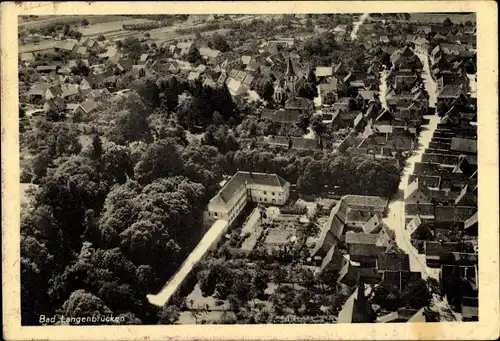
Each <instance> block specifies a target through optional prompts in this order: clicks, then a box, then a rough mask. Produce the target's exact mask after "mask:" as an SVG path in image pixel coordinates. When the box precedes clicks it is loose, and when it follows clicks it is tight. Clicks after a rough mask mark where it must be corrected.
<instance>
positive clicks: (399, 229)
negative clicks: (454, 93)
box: [380, 53, 461, 321]
mask: <svg viewBox="0 0 500 341" xmlns="http://www.w3.org/2000/svg"><path fill="white" fill-rule="evenodd" d="M417 55H418V56H419V58H420V59H421V61H422V63H423V64H424V70H423V75H422V78H423V80H424V85H425V89H426V90H427V91H428V93H429V106H430V107H435V106H436V91H437V86H436V83H435V82H434V80H433V78H432V76H431V74H430V67H429V57H428V56H427V54H423V53H417ZM380 92H382V90H381V91H380ZM424 119H425V120H426V124H425V125H423V126H422V131H421V133H420V135H419V140H418V146H417V148H416V150H415V151H414V153H413V154H412V156H410V158H408V160H407V161H406V166H405V168H404V170H403V174H402V177H401V182H400V183H399V191H398V195H396V196H395V197H394V198H392V199H391V200H390V202H389V205H388V214H387V217H386V218H384V219H383V221H384V223H386V224H387V225H388V226H389V227H390V228H392V229H393V230H394V232H395V234H396V244H397V245H398V247H399V248H400V249H401V250H403V251H404V252H405V253H407V254H408V255H409V258H410V270H411V271H417V272H420V273H421V274H422V278H424V279H427V278H429V277H431V278H434V279H437V280H438V281H439V269H432V268H429V267H428V266H427V264H426V261H425V255H424V254H421V255H419V254H418V251H417V250H416V249H415V247H413V245H412V244H411V237H410V234H409V233H408V231H407V230H406V228H405V205H404V196H405V191H406V188H407V186H408V179H409V176H410V174H413V171H414V169H415V163H416V162H420V161H421V160H422V155H423V153H424V152H425V150H426V149H427V148H428V147H429V142H430V141H431V139H432V136H433V135H434V131H435V130H436V128H437V125H438V123H439V120H440V118H439V116H437V115H426V116H424ZM430 307H431V310H433V311H436V312H438V313H439V316H440V320H441V321H461V315H460V314H457V313H454V312H453V311H452V310H451V308H450V307H449V305H448V302H447V301H446V298H444V299H443V298H441V297H439V296H438V295H436V294H433V295H432V299H431V304H430Z"/></svg>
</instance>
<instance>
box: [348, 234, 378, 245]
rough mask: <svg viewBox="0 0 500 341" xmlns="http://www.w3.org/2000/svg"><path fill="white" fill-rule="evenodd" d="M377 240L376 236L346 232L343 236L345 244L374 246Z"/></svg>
mask: <svg viewBox="0 0 500 341" xmlns="http://www.w3.org/2000/svg"><path fill="white" fill-rule="evenodd" d="M378 240H379V235H378V234H372V233H355V232H348V233H346V234H345V242H346V244H365V245H375V244H376V243H377V241H378Z"/></svg>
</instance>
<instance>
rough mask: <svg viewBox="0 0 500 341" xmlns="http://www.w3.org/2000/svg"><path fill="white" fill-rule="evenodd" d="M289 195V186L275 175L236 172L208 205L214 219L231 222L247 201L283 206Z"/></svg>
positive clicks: (210, 214)
mask: <svg viewBox="0 0 500 341" xmlns="http://www.w3.org/2000/svg"><path fill="white" fill-rule="evenodd" d="M289 194H290V184H289V183H288V182H287V181H286V180H284V179H283V178H282V177H280V176H279V175H276V174H267V173H252V172H242V171H239V172H237V173H236V174H235V175H234V176H233V177H232V178H231V179H230V180H229V181H228V182H227V183H226V184H225V185H224V187H222V189H221V190H220V191H219V193H217V194H216V195H215V196H214V197H213V198H212V199H211V200H210V202H209V203H208V208H207V210H208V214H209V216H210V217H212V218H214V219H224V220H226V221H228V222H229V223H231V222H233V221H234V220H235V219H236V218H237V217H238V215H239V214H240V213H241V211H242V210H243V208H244V207H245V205H246V203H247V202H248V201H253V202H260V203H268V204H274V205H283V204H284V203H285V202H286V201H287V199H288V196H289Z"/></svg>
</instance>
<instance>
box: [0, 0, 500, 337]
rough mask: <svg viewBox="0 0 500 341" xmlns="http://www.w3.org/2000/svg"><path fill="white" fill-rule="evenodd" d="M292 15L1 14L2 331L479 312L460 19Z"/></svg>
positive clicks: (468, 22) (471, 129) (472, 108)
mask: <svg viewBox="0 0 500 341" xmlns="http://www.w3.org/2000/svg"><path fill="white" fill-rule="evenodd" d="M285 3H286V2H285ZM111 4H112V3H111ZM119 5H120V3H116V6H119ZM19 6H21V5H19ZM82 6H83V5H82ZM89 6H90V5H89ZM246 6H249V7H251V6H252V4H251V3H250V2H247V3H246ZM275 6H278V7H279V6H280V5H279V4H275ZM309 6H314V5H313V4H310V5H309ZM292 7H293V6H292V5H291V4H288V5H285V4H284V5H282V7H281V10H282V13H278V12H275V11H271V12H270V13H268V14H266V13H265V12H263V13H264V14H256V13H253V12H252V11H249V12H248V13H235V14H232V13H226V12H222V11H221V13H217V10H216V8H215V7H211V8H212V11H211V13H202V14H199V13H190V11H189V10H186V11H185V12H184V14H182V13H178V12H171V13H169V12H167V11H165V12H163V13H159V12H158V11H154V13H152V14H147V13H146V14H144V13H142V12H141V13H139V14H138V13H135V12H133V11H131V12H130V13H121V14H106V13H96V14H91V15H90V14H80V13H74V14H54V15H47V14H44V15H33V14H26V15H19V16H18V17H17V56H16V57H17V63H16V64H17V73H16V74H17V77H18V78H17V91H18V111H19V115H18V117H15V120H16V122H18V126H15V127H14V129H16V128H17V129H18V132H14V133H15V134H18V153H19V154H18V155H19V158H18V162H19V172H18V173H17V174H18V180H16V181H17V183H18V186H20V187H19V191H20V192H19V193H20V196H19V199H20V200H19V201H20V203H19V204H20V208H19V215H20V217H19V220H18V221H19V226H18V227H14V228H13V230H14V231H16V228H19V229H20V230H19V234H20V240H19V241H18V243H19V249H16V250H18V252H19V254H18V257H19V258H18V264H17V265H16V266H17V269H18V270H17V271H19V286H20V289H18V293H19V299H20V310H19V312H18V313H19V319H20V323H21V326H23V327H34V326H38V327H40V326H45V327H46V326H122V325H128V326H130V325H136V326H137V325H181V326H182V325H188V326H192V325H267V324H270V325H279V324H309V325H331V324H354V323H364V324H366V323H369V324H381V323H382V324H383V323H398V324H405V323H410V324H411V323H457V324H459V323H466V324H467V323H474V322H481V321H482V319H483V318H485V316H484V313H485V312H484V310H482V311H483V313H482V314H481V316H479V315H480V314H479V295H480V290H479V287H480V286H479V283H480V282H482V281H483V276H485V275H486V276H485V277H488V274H487V273H486V274H485V272H484V270H481V272H480V271H479V251H480V247H479V242H478V240H479V224H478V220H479V219H478V217H479V210H478V207H479V204H478V202H479V201H478V198H479V193H480V192H481V191H486V193H488V191H490V192H491V191H493V192H494V191H496V192H498V191H497V190H495V189H491V188H490V189H488V185H487V184H486V187H481V189H479V188H478V187H479V186H478V179H479V177H480V176H481V177H482V176H483V175H482V174H483V173H481V175H479V173H480V170H479V168H480V167H479V165H480V162H478V153H482V154H483V153H495V150H498V137H497V136H494V137H493V138H494V139H492V140H491V143H492V144H490V146H489V147H490V150H488V147H486V148H485V149H484V150H483V149H481V152H479V151H478V149H479V148H478V147H479V144H478V136H479V134H478V130H479V131H481V130H480V129H481V128H479V126H480V124H479V123H480V121H481V120H483V122H486V121H484V119H485V118H484V117H481V119H479V118H478V107H481V106H483V107H482V108H481V109H482V110H484V105H486V103H478V100H477V98H478V91H477V89H478V88H479V89H480V90H481V91H483V87H482V86H481V82H478V55H479V54H482V53H485V52H483V51H482V50H478V48H477V41H478V36H479V35H478V32H480V31H479V30H478V27H480V25H479V19H478V15H477V13H476V12H474V11H463V10H456V11H453V10H450V11H449V12H443V11H436V12H432V11H426V10H425V7H422V11H420V12H415V11H411V12H405V11H400V12H394V11H390V12H389V8H387V7H386V11H385V12H384V10H383V8H384V7H380V6H379V8H378V12H366V13H364V12H363V11H362V9H363V7H362V6H361V7H358V8H357V10H355V8H353V11H351V12H345V11H343V12H338V13H337V12H331V13H330V12H325V13H318V12H317V11H313V10H311V12H309V13H307V10H306V12H303V13H302V12H301V13H291V10H290V8H292ZM455 7H457V6H455ZM305 8H306V9H307V6H305ZM310 8H311V9H312V8H314V7H310ZM457 8H459V7H457ZM493 8H495V6H494V7H493ZM144 10H146V9H142V11H144ZM482 27H485V26H482ZM493 29H494V30H495V32H496V28H493ZM480 34H486V35H487V34H489V33H487V32H486V31H484V29H483V31H482V32H480ZM492 43H494V44H496V39H495V41H494V42H493V38H492ZM492 46H493V45H492ZM495 46H496V45H495ZM2 48H3V49H4V48H5V46H3V47H2ZM490 52H491V51H490ZM11 53H12V54H14V53H15V51H11ZM491 53H494V54H496V53H497V51H496V50H495V51H493V52H491ZM16 57H13V58H16ZM483 66H484V65H481V67H483ZM492 67H495V68H496V65H495V66H492ZM495 82H496V79H495ZM477 84H479V86H477ZM11 86H12V85H11ZM2 97H3V95H2ZM491 100H492V101H494V99H491ZM14 110H15V108H14ZM488 110H490V112H488ZM488 110H486V113H485V112H484V111H483V112H481V115H491V116H494V118H493V119H491V118H490V121H489V122H492V121H493V122H495V120H496V116H497V115H498V112H497V108H496V101H495V102H494V103H493V106H492V107H491V109H488ZM2 111H3V110H2ZM11 114H12V113H11ZM14 116H16V115H15V113H14ZM483 124H484V123H483ZM3 135H4V128H3V124H2V139H3ZM481 138H482V137H481ZM483 142H484V141H483ZM483 148H484V145H483ZM16 153H17V151H16ZM484 155H486V154H484ZM493 157H495V156H493ZM3 167H4V162H3V161H2V168H3ZM16 167H17V166H16ZM481 167H483V165H481ZM497 170H498V169H497ZM482 171H483V168H481V172H482ZM485 172H486V171H485ZM485 174H486V173H485ZM497 180H498V179H497ZM497 180H495V181H497ZM2 181H3V180H2ZM494 183H495V182H492V184H494ZM483 184H484V183H483ZM493 192H492V193H493ZM496 192H495V193H496ZM495 193H493V194H492V195H495V196H496V195H498V193H496V194H495ZM482 198H483V199H484V198H485V197H482ZM495 198H496V199H494V200H498V199H497V197H495ZM493 203H495V201H493ZM497 203H498V202H497ZM481 205H483V204H481ZM481 207H482V206H481ZM481 209H482V208H481ZM494 210H495V209H493V211H491V209H490V211H489V212H490V213H491V212H495V211H494ZM496 210H497V211H496V212H497V213H498V207H497V208H496ZM492 218H493V219H498V217H497V218H495V217H492ZM481 221H482V223H481V229H490V232H489V233H490V234H495V236H492V238H493V240H497V239H498V235H497V234H498V223H497V220H492V222H491V223H490V224H488V222H487V221H486V222H483V220H481ZM495 238H497V239H495ZM497 251H498V250H495V252H497ZM497 255H498V253H491V257H493V258H494V257H497ZM481 257H486V258H488V254H487V253H486V254H485V253H481ZM497 265H498V263H497ZM495 271H498V269H497V270H495ZM494 273H495V272H492V274H494ZM495 280H496V282H498V278H496V279H494V280H493V282H494V281H495ZM490 281H491V278H490ZM497 285H498V284H497ZM493 294H494V295H493V296H490V297H491V298H492V299H496V298H498V297H497V296H495V295H497V294H498V292H495V291H493ZM481 304H483V301H481ZM497 314H498V312H497ZM429 325H430V324H429ZM309 328H314V327H309ZM419 328H424V329H425V328H426V327H425V325H424V326H423V327H422V326H421V327H419ZM394 335H396V334H394ZM62 336H64V335H62Z"/></svg>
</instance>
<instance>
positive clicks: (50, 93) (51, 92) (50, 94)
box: [45, 85, 62, 99]
mask: <svg viewBox="0 0 500 341" xmlns="http://www.w3.org/2000/svg"><path fill="white" fill-rule="evenodd" d="M61 94H62V89H61V87H60V86H59V85H54V86H51V87H50V88H48V89H47V91H46V92H45V98H46V99H52V98H54V97H59V96H61Z"/></svg>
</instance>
